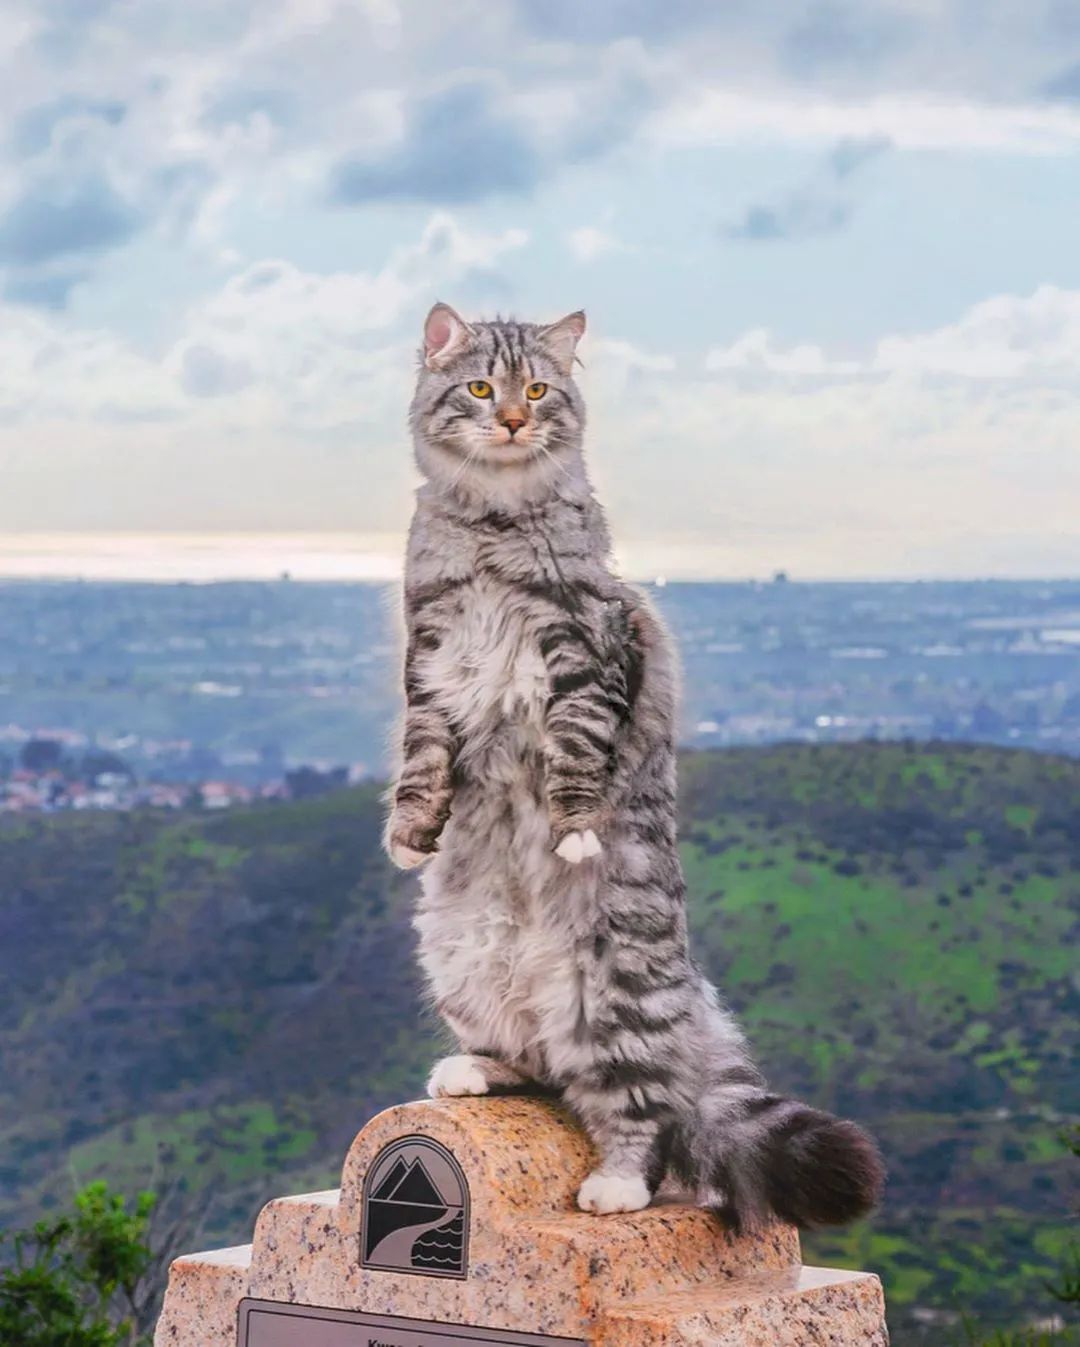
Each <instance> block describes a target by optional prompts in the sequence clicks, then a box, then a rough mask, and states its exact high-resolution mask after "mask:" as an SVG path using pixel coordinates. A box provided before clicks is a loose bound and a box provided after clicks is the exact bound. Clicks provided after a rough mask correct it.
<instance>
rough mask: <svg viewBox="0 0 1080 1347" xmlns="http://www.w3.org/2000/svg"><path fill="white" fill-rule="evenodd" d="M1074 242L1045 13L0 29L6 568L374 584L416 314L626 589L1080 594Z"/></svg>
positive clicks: (1074, 22) (1071, 182)
mask: <svg viewBox="0 0 1080 1347" xmlns="http://www.w3.org/2000/svg"><path fill="white" fill-rule="evenodd" d="M1078 235H1080V5H1077V4H1076V3H1075V0H978V3H976V0H819V2H816V3H799V2H798V0H728V2H727V3H724V4H716V3H712V0H665V3H663V4H657V3H653V2H652V0H607V2H601V0H597V3H594V4H585V3H582V0H545V3H543V4H537V3H535V0H501V2H495V3H493V2H492V0H487V2H486V3H477V2H476V0H455V3H454V4H452V5H450V4H445V3H438V2H437V0H258V2H257V3H256V2H255V0H0V534H7V535H15V534H26V533H33V534H37V535H48V536H49V537H50V538H52V539H54V540H55V538H56V537H57V536H58V535H66V534H69V533H74V534H79V535H83V536H85V535H95V534H97V535H101V536H105V535H114V534H117V533H131V534H137V535H140V536H142V537H146V536H151V537H154V536H158V535H161V534H171V533H194V534H198V535H199V536H200V537H205V536H206V535H214V534H227V535H230V536H233V537H235V536H236V535H239V534H244V533H250V534H274V535H283V534H287V535H289V536H290V537H293V538H295V537H300V536H302V535H305V534H322V535H325V536H326V538H327V539H328V546H330V547H332V549H334V550H335V553H336V552H337V551H338V550H339V549H340V547H341V545H342V538H343V537H354V538H356V539H357V540H362V539H363V537H365V536H367V535H371V534H378V535H379V536H380V538H381V539H386V538H387V537H389V538H390V539H391V542H392V540H393V539H394V538H395V537H396V535H397V534H398V533H399V532H400V530H401V529H402V528H403V527H404V526H405V524H406V522H407V519H408V514H409V510H410V504H411V491H412V489H413V487H414V485H415V481H416V479H415V472H414V468H413V465H412V460H411V452H410V446H409V442H408V437H407V433H406V429H405V412H406V407H407V404H408V399H409V395H410V389H411V384H412V379H413V371H414V367H415V358H416V347H417V343H418V340H419V334H420V328H421V324H422V321H423V317H424V314H425V313H426V311H427V309H428V308H429V306H430V305H431V304H432V303H433V302H434V301H435V300H436V299H441V300H444V301H447V302H449V303H451V304H453V305H455V306H456V307H457V308H458V309H459V310H460V311H461V312H462V313H463V314H464V315H465V316H466V317H481V316H491V315H494V314H495V313H501V314H504V315H505V314H514V315H516V316H518V317H522V318H527V319H532V320H538V321H551V320H554V319H555V318H558V317H559V316H561V315H562V314H564V313H566V312H569V311H570V310H573V309H577V308H580V307H583V308H585V309H586V311H587V313H588V318H589V331H588V333H587V335H586V337H585V339H584V341H583V342H582V345H581V347H580V351H579V353H580V355H581V357H582V359H583V361H584V366H585V368H584V369H583V370H582V371H581V373H580V375H579V377H580V381H581V383H582V386H583V389H584V391H585V394H586V397H587V399H588V403H589V409H590V426H589V432H588V437H587V452H588V458H589V462H590V466H591V470H592V473H593V476H594V479H595V481H596V483H597V486H598V489H599V491H600V493H601V495H602V498H603V499H604V501H605V502H606V504H607V505H608V508H609V511H610V514H611V517H612V523H613V526H614V529H615V532H616V536H617V538H618V540H619V542H620V547H621V549H622V551H623V553H624V554H625V555H627V556H631V557H636V558H638V559H639V560H640V567H642V568H644V569H658V568H661V567H662V568H664V569H665V570H668V571H670V573H672V574H700V575H718V576H731V577H741V576H747V575H760V574H767V573H770V572H771V571H772V570H774V569H779V568H784V569H787V570H788V571H789V572H790V573H792V574H793V575H796V576H807V577H810V576H836V577H844V576H851V577H855V576H859V577H861V576H936V575H940V576H983V575H995V576H1007V575H1017V576H1063V575H1080V400H1078V394H1080V246H1078V244H1077V238H1078ZM9 541H10V537H9ZM358 545H359V541H358ZM60 546H61V548H62V546H63V545H62V544H60Z"/></svg>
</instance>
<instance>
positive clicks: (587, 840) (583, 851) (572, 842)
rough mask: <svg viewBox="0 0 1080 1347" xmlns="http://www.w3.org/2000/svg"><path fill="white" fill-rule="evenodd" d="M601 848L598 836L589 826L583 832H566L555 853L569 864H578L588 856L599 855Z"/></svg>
mask: <svg viewBox="0 0 1080 1347" xmlns="http://www.w3.org/2000/svg"><path fill="white" fill-rule="evenodd" d="M603 849H604V848H603V846H602V845H601V843H600V839H599V837H597V835H596V834H595V833H594V832H593V830H592V829H591V828H586V829H585V831H584V832H583V833H576V832H575V833H567V834H566V836H565V837H564V838H563V840H562V841H561V842H560V843H559V845H558V846H557V847H556V848H555V854H556V856H561V857H562V858H563V860H564V861H569V863H570V864H571V865H580V864H581V862H582V861H584V860H587V859H588V858H589V857H590V856H599V855H600V853H601V851H603Z"/></svg>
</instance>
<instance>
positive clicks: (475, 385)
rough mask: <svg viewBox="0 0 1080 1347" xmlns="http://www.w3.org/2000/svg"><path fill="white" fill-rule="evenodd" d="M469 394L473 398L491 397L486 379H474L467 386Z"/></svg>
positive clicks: (490, 390) (489, 386)
mask: <svg viewBox="0 0 1080 1347" xmlns="http://www.w3.org/2000/svg"><path fill="white" fill-rule="evenodd" d="M469 392H470V393H471V394H472V395H473V397H474V398H489V397H491V392H492V389H491V385H490V384H489V383H488V381H487V380H486V379H474V380H473V381H472V383H471V384H470V385H469Z"/></svg>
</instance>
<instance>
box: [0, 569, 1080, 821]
mask: <svg viewBox="0 0 1080 1347" xmlns="http://www.w3.org/2000/svg"><path fill="white" fill-rule="evenodd" d="M650 588H651V589H652V593H653V596H654V598H655V599H656V601H657V602H658V604H659V605H660V607H661V608H662V610H663V611H664V613H665V615H666V616H667V618H668V620H669V622H670V623H671V625H672V628H673V629H674V631H675V634H676V637H677V640H678V643H679V647H680V650H681V653H682V660H683V665H684V671H685V685H686V690H685V698H684V712H683V725H682V739H683V742H684V744H686V745H688V746H692V747H711V746H717V745H726V744H755V743H769V742H775V741H779V740H798V741H803V742H828V741H836V740H849V739H863V738H881V739H899V738H911V739H920V740H929V739H939V740H974V741H981V742H989V743H996V744H1006V745H1009V744H1012V745H1017V746H1026V747H1030V748H1036V749H1041V750H1044V751H1046V752H1051V753H1063V754H1073V755H1080V581H1059V582H1051V581H1046V582H1034V581H1016V582H1012V581H981V582H940V583H939V582H922V583H851V584H848V583H831V584H825V583H801V582H798V581H796V580H788V579H786V577H784V576H777V577H775V578H774V579H773V580H771V581H767V582H761V583H739V584H719V583H699V584H688V583H679V584H674V583H673V584H668V585H655V586H651V587H650ZM396 608H397V600H396V594H395V592H394V590H393V589H392V588H390V587H387V586H385V585H378V584H364V583H299V582H289V581H286V580H282V581H277V582H270V581H268V582H250V583H221V584H202V585H197V584H133V583H132V584H127V583H105V582H97V581H93V582H91V581H87V582H78V581H32V580H25V581H9V582H3V583H0V630H2V631H3V633H4V640H3V645H2V648H0V812H6V813H26V812H33V811H55V810H61V809H132V808H140V807H149V808H178V807H181V806H188V805H195V806H200V807H203V808H210V809H214V808H227V807H229V806H230V805H232V804H234V803H237V802H245V803H246V802H250V801H252V800H257V799H268V800H273V799H280V798H294V797H296V796H297V795H302V794H310V793H315V792H318V791H320V790H325V789H329V788H332V787H334V786H337V785H339V784H342V783H344V782H345V781H349V780H359V779H363V778H365V777H377V776H381V775H382V774H383V772H384V767H385V746H386V742H387V737H388V734H389V731H390V728H391V726H392V725H393V723H394V718H395V716H396V714H397V711H398V705H399V687H400V675H399V669H398V653H397V651H398V641H397V619H396Z"/></svg>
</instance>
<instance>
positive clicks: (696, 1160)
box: [386, 304, 882, 1225]
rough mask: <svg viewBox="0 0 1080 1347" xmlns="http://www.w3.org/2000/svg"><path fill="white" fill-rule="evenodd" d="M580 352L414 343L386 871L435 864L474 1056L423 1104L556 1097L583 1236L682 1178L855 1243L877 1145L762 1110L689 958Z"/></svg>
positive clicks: (658, 639) (443, 959)
mask: <svg viewBox="0 0 1080 1347" xmlns="http://www.w3.org/2000/svg"><path fill="white" fill-rule="evenodd" d="M584 330H585V318H584V315H583V314H581V313H573V314H570V315H569V316H568V317H566V318H563V319H562V320H561V321H560V322H557V323H553V324H551V325H549V326H541V325H539V324H536V323H519V322H514V321H505V322H504V321H495V322H476V323H466V322H465V321H463V320H462V319H461V318H460V317H459V316H458V315H457V314H456V313H455V312H454V311H453V309H451V308H449V307H448V306H447V305H445V304H437V305H436V306H435V307H434V308H433V309H432V311H431V313H430V314H429V315H428V318H427V321H426V323H425V326H424V337H423V346H422V349H421V353H420V365H419V375H418V379H417V386H416V394H415V397H414V399H413V403H412V407H411V411H410V423H411V428H412V433H413V441H414V445H415V451H416V460H417V463H418V465H419V468H420V471H421V473H422V475H423V477H424V479H425V481H424V485H423V486H421V488H420V490H419V491H418V493H417V501H416V512H415V515H414V517H413V521H412V527H411V530H410V534H409V543H408V553H407V559H406V571H405V617H406V627H407V649H406V656H405V692H406V715H405V722H404V734H403V745H402V746H403V762H402V766H401V769H400V773H399V775H398V778H397V783H396V786H395V788H394V790H393V792H392V801H393V804H392V811H391V815H390V818H389V820H388V823H387V829H386V846H387V850H388V851H389V854H390V856H391V858H392V859H393V861H394V862H395V863H396V864H397V865H399V866H402V867H406V868H407V867H411V866H414V865H420V864H423V863H424V862H427V864H426V868H425V869H424V871H423V876H422V890H423V892H422V897H421V900H420V904H419V908H418V912H417V915H416V919H415V925H416V929H417V931H418V933H419V937H420V959H421V962H422V965H423V969H424V972H425V974H426V977H427V980H428V983H429V985H430V989H431V993H432V996H433V998H434V1001H435V1004H436V1006H437V1007H438V1010H439V1012H440V1014H441V1015H442V1017H443V1019H444V1020H445V1022H446V1023H447V1024H448V1025H449V1027H450V1028H451V1029H452V1030H453V1032H454V1034H455V1035H456V1037H457V1039H458V1041H459V1043H460V1049H461V1051H460V1053H459V1055H456V1056H453V1057H448V1058H446V1059H445V1060H443V1061H441V1062H440V1063H438V1065H437V1066H436V1067H435V1070H434V1072H433V1074H432V1076H431V1080H430V1082H429V1091H430V1093H431V1094H433V1095H436V1096H440V1095H480V1094H486V1093H488V1092H490V1091H495V1090H506V1089H515V1088H523V1087H526V1086H527V1085H528V1084H529V1083H531V1082H537V1083H539V1084H540V1085H542V1086H545V1087H548V1088H549V1089H553V1090H555V1091H557V1092H558V1093H559V1094H560V1095H561V1096H562V1098H563V1099H564V1100H565V1101H566V1103H567V1104H568V1105H569V1106H570V1108H571V1109H572V1110H573V1111H574V1112H575V1113H576V1114H577V1116H578V1117H579V1118H580V1120H581V1122H582V1123H583V1124H584V1126H585V1127H586V1128H587V1130H588V1132H589V1135H590V1136H591V1138H592V1140H593V1142H594V1144H595V1147H596V1151H597V1153H598V1156H599V1163H598V1166H597V1168H596V1170H595V1171H594V1172H593V1173H592V1174H590V1175H589V1177H588V1178H587V1179H586V1180H585V1182H584V1183H583V1184H582V1187H581V1190H580V1192H579V1194H578V1201H579V1204H580V1206H581V1207H582V1208H583V1209H584V1210H586V1211H594V1212H615V1211H632V1210H637V1209H638V1208H641V1207H644V1206H646V1205H647V1204H648V1202H649V1201H650V1199H651V1197H652V1195H653V1193H654V1192H655V1191H656V1188H657V1186H658V1184H659V1183H660V1182H661V1180H662V1179H663V1178H664V1177H665V1175H670V1176H672V1177H673V1178H674V1179H676V1180H677V1181H679V1182H680V1183H681V1184H682V1185H683V1186H685V1187H688V1188H690V1189H691V1190H692V1191H693V1193H694V1194H695V1196H696V1200H697V1201H698V1202H699V1203H701V1204H702V1205H704V1206H707V1207H711V1208H714V1209H716V1210H718V1211H720V1212H722V1213H723V1214H724V1215H725V1217H726V1218H727V1219H728V1220H730V1221H732V1222H733V1223H735V1224H740V1223H742V1224H753V1223H757V1222H760V1221H763V1220H765V1219H768V1218H769V1217H770V1216H772V1215H776V1216H779V1217H781V1218H783V1219H785V1220H790V1221H794V1222H796V1223H798V1224H800V1225H818V1224H832V1223H842V1222H844V1221H848V1220H851V1219H853V1218H855V1217H857V1216H859V1215H861V1214H863V1213H864V1212H866V1211H867V1210H868V1209H869V1208H870V1207H871V1206H872V1205H873V1204H874V1202H875V1201H876V1200H877V1197H878V1195H879V1191H880V1187H881V1183H882V1168H881V1162H880V1159H879V1156H878V1153H877V1150H876V1148H875V1146H874V1144H873V1142H872V1141H871V1140H870V1138H869V1137H868V1136H867V1135H866V1134H865V1133H864V1132H862V1131H861V1130H860V1129H859V1128H858V1127H856V1126H855V1124H854V1123H851V1122H845V1121H841V1120H839V1119H837V1118H834V1117H832V1116H831V1115H829V1114H826V1113H821V1112H819V1111H818V1110H816V1109H812V1108H810V1107H808V1106H807V1105H805V1104H802V1103H799V1102H798V1101H796V1100H792V1099H786V1098H783V1097H781V1096H779V1095H776V1094H773V1093H770V1092H769V1090H768V1087H767V1086H766V1084H765V1081H764V1079H763V1077H762V1076H761V1074H760V1073H759V1071H758V1069H757V1067H756V1066H755V1065H754V1064H753V1062H752V1060H751V1058H750V1056H749V1054H748V1051H747V1048H746V1045H745V1042H744V1040H743V1036H742V1033H741V1032H740V1030H739V1028H738V1026H737V1024H736V1023H735V1021H734V1019H733V1018H732V1016H731V1015H730V1014H729V1013H728V1011H727V1010H726V1009H725V1008H724V1007H723V1005H722V1004H721V1003H720V1001H719V1000H718V997H717V995H716V992H715V991H714V989H713V988H712V987H711V986H710V984H709V983H708V982H707V981H706V980H705V978H704V977H703V975H702V974H701V972H700V971H699V970H698V968H697V967H696V965H695V964H694V962H693V960H692V959H691V957H690V954H689V952H688V949H687V934H686V914H685V902H684V898H685V886H684V882H683V877H682V871H681V869H680V865H679V857H678V852H677V849H676V836H675V831H676V806H675V736H676V697H677V682H678V679H677V671H676V665H675V659H674V656H673V652H672V648H671V642H670V640H669V638H668V635H667V632H666V631H665V629H664V627H663V625H662V623H661V621H660V619H659V618H658V616H657V614H656V613H655V612H654V610H653V609H652V607H651V606H650V604H649V602H648V600H647V599H646V597H645V596H644V595H643V594H642V593H640V592H639V591H637V590H635V589H633V588H631V587H630V586H628V585H626V584H624V583H623V582H622V581H620V580H619V579H618V578H617V576H616V575H615V574H614V573H613V571H612V568H611V565H610V561H609V550H610V540H609V536H608V531H607V526H606V524H605V520H604V515H603V512H602V510H601V508H600V506H599V504H598V503H597V501H596V498H595V496H594V495H593V492H592V489H591V487H590V485H589V481H588V477H587V476H586V471H585V464H584V460H583V457H582V433H583V429H584V424H585V409H584V406H583V403H582V399H581V394H580V392H579V391H578V389H577V387H576V385H575V382H574V379H573V365H574V360H575V348H576V346H577V343H578V340H579V339H580V337H581V336H582V334H583V332H584Z"/></svg>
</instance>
